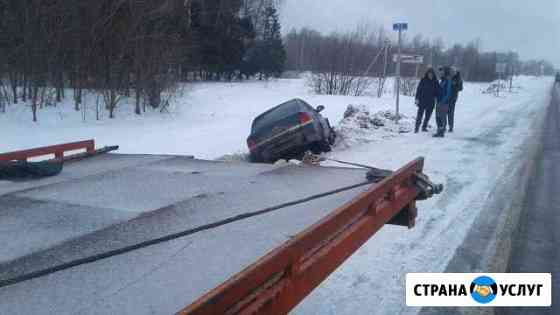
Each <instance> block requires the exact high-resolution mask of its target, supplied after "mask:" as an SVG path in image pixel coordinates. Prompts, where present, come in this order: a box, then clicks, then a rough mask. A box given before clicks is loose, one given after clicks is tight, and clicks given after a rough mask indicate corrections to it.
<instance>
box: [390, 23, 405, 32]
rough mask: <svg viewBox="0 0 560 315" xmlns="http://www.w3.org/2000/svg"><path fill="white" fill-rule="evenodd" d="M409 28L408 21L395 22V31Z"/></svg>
mask: <svg viewBox="0 0 560 315" xmlns="http://www.w3.org/2000/svg"><path fill="white" fill-rule="evenodd" d="M407 29H408V23H395V24H393V30H394V31H406V30H407Z"/></svg>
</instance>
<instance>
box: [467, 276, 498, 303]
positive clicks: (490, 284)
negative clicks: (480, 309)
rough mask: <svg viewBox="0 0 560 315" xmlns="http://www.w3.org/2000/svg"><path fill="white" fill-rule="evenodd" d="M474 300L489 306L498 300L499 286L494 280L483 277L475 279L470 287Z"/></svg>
mask: <svg viewBox="0 0 560 315" xmlns="http://www.w3.org/2000/svg"><path fill="white" fill-rule="evenodd" d="M470 291H471V296H472V298H473V299H474V300H475V301H477V302H478V303H480V304H488V303H490V302H492V301H494V299H495V298H496V294H497V293H498V285H497V284H496V281H494V279H492V278H490V277H487V276H482V277H478V278H476V279H474V281H473V282H472V283H471V287H470Z"/></svg>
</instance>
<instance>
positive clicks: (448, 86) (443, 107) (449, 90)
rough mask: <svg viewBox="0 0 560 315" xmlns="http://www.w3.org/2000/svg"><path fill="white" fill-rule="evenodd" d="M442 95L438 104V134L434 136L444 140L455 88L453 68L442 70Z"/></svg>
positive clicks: (440, 94)
mask: <svg viewBox="0 0 560 315" xmlns="http://www.w3.org/2000/svg"><path fill="white" fill-rule="evenodd" d="M440 77H441V82H440V84H439V85H440V93H439V98H438V104H437V108H436V122H437V127H438V130H437V133H436V134H435V135H434V137H436V138H443V137H444V136H445V129H446V127H447V113H448V112H449V103H450V102H451V97H452V94H453V86H452V83H451V68H450V67H443V68H440Z"/></svg>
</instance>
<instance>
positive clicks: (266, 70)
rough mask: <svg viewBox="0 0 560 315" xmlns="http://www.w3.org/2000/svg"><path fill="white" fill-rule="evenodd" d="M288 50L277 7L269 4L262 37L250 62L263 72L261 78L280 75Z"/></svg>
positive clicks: (265, 13)
mask: <svg viewBox="0 0 560 315" xmlns="http://www.w3.org/2000/svg"><path fill="white" fill-rule="evenodd" d="M285 62H286V50H285V48H284V44H283V43H282V34H281V27H280V22H279V18H278V13H277V11H276V8H274V7H273V6H269V7H267V8H266V9H265V10H264V24H263V32H262V38H261V39H260V40H258V41H257V43H256V45H255V48H254V52H252V54H251V56H250V60H249V63H252V64H254V65H255V68H256V69H258V71H259V72H260V73H261V79H262V76H263V75H264V76H265V77H266V78H269V77H271V76H275V77H279V76H280V75H281V74H282V72H283V71H284V64H285Z"/></svg>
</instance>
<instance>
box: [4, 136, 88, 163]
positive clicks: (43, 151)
mask: <svg viewBox="0 0 560 315" xmlns="http://www.w3.org/2000/svg"><path fill="white" fill-rule="evenodd" d="M80 149H85V150H86V152H87V153H90V154H93V153H95V141H94V140H86V141H79V142H71V143H64V144H58V145H53V146H48V147H41V148H34V149H29V150H22V151H14V152H8V153H2V154H0V161H2V162H9V161H26V160H27V159H29V158H32V157H38V156H43V155H50V154H54V156H55V159H63V158H64V152H68V151H75V150H80Z"/></svg>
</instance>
